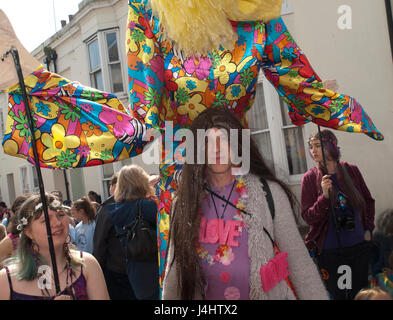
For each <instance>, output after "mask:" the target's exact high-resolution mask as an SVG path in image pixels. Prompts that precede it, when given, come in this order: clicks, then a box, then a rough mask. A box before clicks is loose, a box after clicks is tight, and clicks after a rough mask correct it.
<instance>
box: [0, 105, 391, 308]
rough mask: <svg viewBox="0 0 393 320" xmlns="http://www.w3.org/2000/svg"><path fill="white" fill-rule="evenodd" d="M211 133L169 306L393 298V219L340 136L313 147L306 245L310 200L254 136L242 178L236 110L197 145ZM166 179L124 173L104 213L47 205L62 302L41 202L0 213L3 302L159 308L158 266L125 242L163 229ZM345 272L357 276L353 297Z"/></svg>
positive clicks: (185, 200) (187, 212) (211, 124)
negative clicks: (343, 149)
mask: <svg viewBox="0 0 393 320" xmlns="http://www.w3.org/2000/svg"><path fill="white" fill-rule="evenodd" d="M200 129H204V130H206V132H207V133H208V134H207V136H206V143H205V148H204V149H203V150H204V151H205V152H206V154H205V156H206V160H207V161H206V163H205V164H199V163H197V162H196V161H195V162H192V161H191V162H190V163H188V162H186V163H185V164H184V166H183V169H182V172H181V176H180V178H179V180H180V181H179V189H178V192H177V196H176V198H175V201H174V203H173V205H172V206H171V227H170V233H169V250H168V255H167V256H166V257H165V259H166V270H165V276H164V281H163V290H162V297H161V298H162V299H164V300H166V299H185V300H189V299H214V300H221V299H229V300H236V299H242V300H248V299H279V300H281V299H302V300H308V299H322V300H326V299H334V300H342V299H351V300H352V299H355V300H364V299H388V298H389V299H393V296H392V294H393V292H392V286H391V285H390V284H391V281H392V280H393V278H392V276H393V210H390V211H389V210H388V211H386V212H384V213H382V214H381V215H379V216H378V219H377V221H376V225H377V229H376V230H374V215H375V203H374V199H373V198H372V196H371V194H370V192H369V190H368V188H367V186H366V183H365V181H364V180H363V178H362V175H361V173H360V170H359V169H358V168H357V167H356V166H355V165H354V164H349V163H347V162H345V161H340V147H339V146H338V141H337V138H336V136H335V135H334V134H333V133H332V132H331V131H329V130H323V131H321V132H319V133H315V134H312V135H311V136H310V139H309V141H308V144H309V150H310V156H311V157H312V159H313V160H314V161H315V162H316V164H317V165H316V166H315V167H313V168H312V169H310V170H309V171H308V172H306V173H305V175H304V177H303V180H302V188H301V189H302V190H301V199H300V213H301V216H302V217H303V219H304V221H305V222H306V223H307V224H308V225H309V231H308V233H307V235H306V236H305V238H304V239H303V238H302V236H301V235H300V232H299V227H300V225H299V223H298V218H297V217H296V207H297V204H298V200H297V199H296V197H295V195H294V194H293V193H292V192H291V190H290V188H289V187H288V185H286V184H285V183H284V182H283V181H281V180H280V179H279V178H277V177H276V176H275V174H274V172H273V171H272V170H271V169H269V167H268V166H267V165H266V163H265V161H264V159H263V155H262V154H261V153H260V152H259V150H258V148H257V146H256V144H255V142H254V141H253V139H252V137H251V138H250V139H251V141H250V153H249V155H250V171H249V173H245V174H236V175H235V174H234V171H233V169H234V168H236V165H234V164H233V163H232V161H231V157H232V156H233V154H234V153H235V152H238V154H240V153H241V151H242V148H241V145H242V143H243V141H242V139H243V137H242V138H239V141H238V142H239V144H238V150H232V149H231V146H232V145H231V144H230V141H229V140H228V137H229V131H230V130H231V129H232V130H233V129H236V130H242V129H243V126H242V125H241V123H240V121H239V120H238V118H237V117H236V116H234V115H233V114H232V113H231V112H230V111H228V110H227V109H226V108H225V107H216V108H210V109H207V110H205V111H204V112H202V113H201V114H200V115H199V116H198V117H197V118H196V119H195V120H194V122H193V124H192V126H191V131H192V133H193V134H194V135H195V136H196V135H197V131H198V130H200ZM212 146H213V147H212ZM195 148H196V149H195V150H194V151H195V153H194V156H195V157H197V153H198V152H200V151H201V150H197V148H198V147H197V146H195ZM322 150H324V154H325V161H324V156H323V153H322ZM224 159H228V160H229V161H224ZM325 164H326V165H325ZM157 180H158V177H157V176H149V175H148V174H147V173H146V172H145V171H144V170H143V169H142V168H141V167H139V166H137V165H129V166H124V167H123V168H122V169H121V170H120V171H119V172H117V173H115V174H114V175H113V176H112V178H111V181H110V190H109V193H110V197H109V198H108V199H106V200H105V201H104V202H103V203H101V204H99V206H98V209H97V208H96V206H95V205H94V201H92V200H97V197H96V196H95V197H94V198H92V199H91V198H90V196H91V195H93V192H89V195H88V196H84V197H82V198H80V199H78V200H75V201H73V202H72V203H71V205H70V206H67V205H65V204H68V202H67V201H63V197H62V193H61V192H60V191H53V192H51V193H50V194H47V195H46V201H47V203H48V210H49V211H48V212H49V218H50V227H51V230H52V239H53V244H54V248H55V253H56V254H55V256H56V265H57V267H58V273H59V281H60V288H61V289H62V290H61V292H60V293H59V292H56V291H55V288H54V287H53V286H52V287H49V288H48V287H45V288H44V289H42V288H39V287H38V286H37V285H36V283H37V281H36V280H37V279H39V278H40V277H42V276H43V273H42V270H41V268H40V266H44V265H48V266H49V267H52V261H51V259H50V254H49V247H48V241H47V235H46V229H45V219H44V215H43V205H42V201H41V198H40V196H39V195H30V194H24V195H21V196H19V197H17V198H16V199H15V201H14V203H13V204H12V206H11V208H10V209H8V208H7V206H6V205H5V204H4V203H0V207H1V208H2V223H1V224H2V225H3V226H4V228H6V230H7V232H6V233H7V235H6V236H4V237H3V239H2V240H1V242H0V261H1V267H2V268H3V269H2V270H1V271H0V298H1V299H51V298H55V299H109V298H110V299H114V300H121V299H122V300H155V299H159V298H160V290H159V288H160V286H159V281H158V259H153V260H150V261H139V260H135V259H133V258H129V257H128V254H127V252H128V251H127V250H129V249H128V248H127V246H128V245H129V243H128V241H129V239H128V238H127V237H122V234H124V230H125V229H126V228H127V226H129V225H130V224H132V223H133V221H135V219H136V216H137V214H138V212H141V213H142V216H143V219H145V220H146V221H148V222H149V223H150V224H151V225H152V226H154V228H156V227H157V212H158V209H157V197H156V195H155V192H154V188H155V187H156V184H157ZM262 231H263V232H262ZM154 241H155V242H157V241H158V240H157V238H155V239H154ZM157 258H158V257H157ZM340 265H347V266H349V267H350V268H351V272H350V276H349V282H350V284H351V285H350V286H346V287H345V288H342V287H340V286H339V282H340V280H339V278H340V277H345V276H346V275H345V274H344V275H343V274H341V273H340V271H339V267H340ZM33 280H35V281H33ZM347 283H348V279H347Z"/></svg>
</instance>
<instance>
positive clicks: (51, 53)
mask: <svg viewBox="0 0 393 320" xmlns="http://www.w3.org/2000/svg"><path fill="white" fill-rule="evenodd" d="M44 52H45V55H46V58H45V59H44V63H45V64H46V68H47V69H48V70H49V64H50V62H51V61H53V68H54V71H55V73H57V63H56V61H57V53H56V50H54V49H52V48H51V47H45V48H44ZM63 175H64V183H65V187H66V193H67V200H71V197H70V190H69V183H68V177H67V172H66V169H63Z"/></svg>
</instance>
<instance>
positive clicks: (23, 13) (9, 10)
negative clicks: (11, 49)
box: [0, 0, 82, 51]
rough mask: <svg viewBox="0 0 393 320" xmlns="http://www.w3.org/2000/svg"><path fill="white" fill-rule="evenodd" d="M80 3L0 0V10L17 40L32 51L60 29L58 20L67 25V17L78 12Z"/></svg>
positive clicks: (71, 1)
mask: <svg viewBox="0 0 393 320" xmlns="http://www.w3.org/2000/svg"><path fill="white" fill-rule="evenodd" d="M80 2H82V0H0V8H1V9H2V10H3V11H4V12H5V14H6V15H7V16H8V19H9V20H10V21H11V24H12V26H13V28H14V30H15V32H16V35H17V36H18V38H19V40H20V41H21V42H22V44H23V45H24V46H25V48H26V49H27V50H28V51H32V50H34V49H35V48H36V47H38V46H39V45H40V44H41V43H42V42H44V41H45V40H46V39H47V38H49V37H50V36H51V35H53V34H54V33H55V32H56V30H57V31H59V30H60V29H61V24H60V20H66V21H67V23H68V15H69V14H74V13H76V12H77V11H78V3H80ZM55 21H56V26H55ZM55 27H56V28H55Z"/></svg>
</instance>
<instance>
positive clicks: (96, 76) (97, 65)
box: [88, 38, 104, 91]
mask: <svg viewBox="0 0 393 320" xmlns="http://www.w3.org/2000/svg"><path fill="white" fill-rule="evenodd" d="M88 48H89V60H90V82H91V86H92V87H93V88H96V89H98V90H101V91H104V83H103V81H102V70H101V58H100V50H99V45H98V39H97V38H96V39H94V40H93V41H92V42H90V43H89V44H88Z"/></svg>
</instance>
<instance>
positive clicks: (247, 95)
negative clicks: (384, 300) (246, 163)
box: [3, 0, 383, 283]
mask: <svg viewBox="0 0 393 320" xmlns="http://www.w3.org/2000/svg"><path fill="white" fill-rule="evenodd" d="M127 23H128V26H127V35H126V40H127V44H126V49H127V66H128V79H129V96H130V106H129V108H126V107H124V105H123V104H122V103H121V101H120V100H119V99H118V98H117V97H116V96H114V95H112V94H108V93H103V92H100V91H98V90H95V89H92V88H87V87H84V86H82V85H80V84H79V83H76V82H71V81H69V80H66V79H64V78H62V77H60V76H58V75H55V74H52V73H49V72H47V71H45V70H43V69H39V70H37V71H36V72H35V73H34V74H32V75H30V76H29V77H27V79H25V82H26V86H27V91H28V95H29V99H30V104H31V110H32V114H33V119H34V122H35V126H36V129H35V134H36V138H37V139H38V142H37V147H38V152H39V160H40V165H41V166H42V167H48V168H75V167H84V166H93V165H101V164H104V163H110V162H114V161H119V160H123V159H126V158H128V157H131V156H134V155H137V154H140V153H141V152H142V151H143V147H144V146H145V145H146V144H147V143H148V142H149V140H150V136H151V131H148V130H149V129H155V130H158V131H159V133H161V134H165V136H166V137H167V138H168V137H169V138H172V137H173V136H174V135H175V134H176V132H177V131H178V130H179V129H182V128H188V127H189V126H190V124H191V123H192V121H193V120H194V119H195V117H196V116H197V115H198V114H199V113H200V112H201V111H203V110H204V109H206V108H209V107H212V106H222V105H224V106H227V107H228V109H230V110H231V111H232V112H234V113H235V114H236V115H237V116H238V117H239V118H240V119H241V120H242V123H243V125H244V126H246V127H247V111H248V110H249V109H250V107H251V106H252V104H253V101H254V98H255V93H256V85H257V77H258V73H259V71H260V70H261V69H262V70H263V72H264V74H265V76H266V78H267V79H268V80H269V81H270V82H271V83H272V84H273V85H274V87H275V88H276V90H277V92H278V94H279V95H280V96H281V97H282V98H283V99H284V101H285V102H286V103H287V104H288V112H289V116H290V118H291V120H292V122H293V123H294V124H296V125H299V126H300V125H303V124H305V123H307V122H309V121H312V122H315V123H316V124H319V125H321V126H325V127H329V128H332V129H337V130H343V131H349V132H363V133H365V134H367V135H368V136H370V137H371V138H373V139H376V140H382V139H383V135H382V134H381V133H380V132H379V131H378V130H377V129H376V128H375V126H374V124H373V123H372V121H371V119H370V118H369V117H368V115H367V114H366V112H365V111H364V110H363V109H362V107H361V105H360V104H358V103H357V101H356V100H355V99H353V98H351V97H349V96H346V95H343V94H339V93H336V92H333V91H330V90H327V89H324V88H323V85H322V82H321V79H320V78H319V77H318V75H317V74H316V73H315V72H314V70H313V69H312V67H311V66H310V64H309V62H308V60H307V58H306V56H305V55H304V54H303V52H302V51H301V49H300V48H299V47H298V46H297V45H296V43H295V41H294V39H293V38H292V36H291V34H290V33H289V31H288V30H287V28H286V26H285V24H284V22H283V20H282V19H281V18H278V19H274V20H271V21H269V22H268V23H262V22H258V21H248V22H236V21H232V22H231V23H232V26H233V28H234V30H235V32H236V34H237V35H238V39H237V42H236V44H235V47H234V49H233V50H231V51H229V50H224V49H222V50H218V51H213V52H211V53H210V54H209V55H208V56H204V57H200V58H196V57H191V58H188V59H185V58H183V56H182V53H181V52H177V51H176V50H174V49H173V48H172V46H171V44H170V42H168V41H164V40H163V39H162V33H161V32H160V27H161V26H160V22H159V21H158V18H156V17H155V16H152V13H151V10H149V9H148V8H147V0H130V1H129V15H128V22H127ZM8 91H9V113H8V119H7V127H6V132H5V136H4V140H3V145H4V151H5V152H6V153H8V154H11V155H15V156H19V157H23V158H27V159H28V160H29V161H30V162H32V163H34V157H33V151H32V148H31V141H30V132H29V131H28V123H27V118H26V115H25V113H24V103H23V99H22V96H21V91H20V88H19V87H18V86H14V87H13V88H10V89H9V90H8ZM164 140H168V139H163V142H162V144H161V146H162V150H161V151H162V154H163V156H162V157H161V160H160V181H159V183H158V185H157V195H158V199H159V204H158V210H159V214H158V215H157V225H158V226H159V227H158V246H159V252H160V261H159V262H160V269H159V274H160V283H161V278H162V276H163V270H164V259H165V256H166V250H167V241H168V230H169V216H168V215H169V212H170V205H171V201H172V199H173V196H174V192H175V190H176V188H177V181H176V179H175V178H174V177H176V176H177V173H178V172H179V171H180V169H181V166H182V161H176V159H179V158H181V155H182V154H184V150H183V149H181V148H180V147H179V144H180V142H179V141H171V143H166V142H165V141H164ZM172 140H173V139H172ZM179 156H180V157H179Z"/></svg>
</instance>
